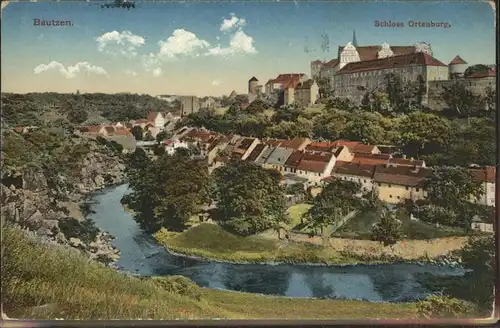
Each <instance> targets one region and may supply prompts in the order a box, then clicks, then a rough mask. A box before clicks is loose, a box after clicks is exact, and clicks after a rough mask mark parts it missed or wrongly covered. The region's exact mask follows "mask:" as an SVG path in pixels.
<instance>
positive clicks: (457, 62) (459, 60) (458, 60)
mask: <svg viewBox="0 0 500 328" xmlns="http://www.w3.org/2000/svg"><path fill="white" fill-rule="evenodd" d="M461 64H467V62H466V61H465V60H463V59H462V58H461V57H460V56H458V55H457V56H455V58H453V59H452V61H451V62H450V63H449V64H448V65H461Z"/></svg>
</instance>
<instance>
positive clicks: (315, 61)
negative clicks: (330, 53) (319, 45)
mask: <svg viewBox="0 0 500 328" xmlns="http://www.w3.org/2000/svg"><path fill="white" fill-rule="evenodd" d="M322 63H323V62H322V61H321V60H319V59H316V60H313V61H312V62H311V64H322Z"/></svg>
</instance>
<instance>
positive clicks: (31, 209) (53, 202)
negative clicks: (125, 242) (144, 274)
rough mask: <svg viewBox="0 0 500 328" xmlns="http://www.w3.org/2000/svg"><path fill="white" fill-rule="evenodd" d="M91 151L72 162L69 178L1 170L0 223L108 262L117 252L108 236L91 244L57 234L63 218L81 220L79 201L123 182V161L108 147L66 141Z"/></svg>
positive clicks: (40, 170)
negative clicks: (82, 145) (29, 231)
mask: <svg viewBox="0 0 500 328" xmlns="http://www.w3.org/2000/svg"><path fill="white" fill-rule="evenodd" d="M68 142H71V143H72V144H76V143H80V144H85V146H86V147H87V148H88V149H89V150H90V151H89V152H88V153H87V154H86V155H85V157H84V158H83V161H79V163H75V168H74V169H73V170H72V174H71V175H67V174H66V175H65V174H61V173H59V172H54V171H55V170H51V168H47V167H44V166H43V165H39V166H36V165H35V166H29V167H24V168H12V167H11V168H9V169H8V170H5V171H4V172H3V176H2V182H1V185H0V188H1V197H0V199H1V204H2V206H1V217H2V224H3V223H5V222H4V221H8V222H9V223H11V224H14V225H17V226H20V227H21V228H24V229H29V230H31V231H33V232H36V234H37V235H39V236H43V237H44V238H45V237H47V238H48V239H50V240H52V241H53V242H54V243H58V244H65V245H69V246H71V247H74V248H77V249H80V250H81V251H83V252H85V253H88V254H89V256H90V257H91V258H92V259H96V260H98V261H100V262H102V263H106V264H109V263H112V262H114V261H116V260H117V258H118V251H117V250H115V249H113V247H112V246H111V237H110V236H109V235H108V234H106V233H104V232H99V233H97V234H96V236H95V240H92V241H86V242H84V241H82V240H80V239H78V238H76V237H68V236H66V235H65V234H64V233H63V232H62V231H61V227H60V225H61V223H62V222H65V221H68V220H76V221H79V222H83V221H85V220H86V219H85V216H84V213H83V212H82V206H81V205H82V203H83V202H85V200H86V199H87V198H88V196H89V195H88V194H89V193H91V192H93V191H96V190H99V189H102V188H105V187H107V186H110V185H115V184H120V183H122V182H123V181H124V169H125V165H124V162H123V157H122V156H121V155H120V154H118V153H117V152H116V151H114V150H113V149H109V147H106V146H105V145H101V144H99V143H98V142H96V141H94V140H89V139H83V138H80V139H68Z"/></svg>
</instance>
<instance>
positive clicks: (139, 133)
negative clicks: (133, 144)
mask: <svg viewBox="0 0 500 328" xmlns="http://www.w3.org/2000/svg"><path fill="white" fill-rule="evenodd" d="M130 132H131V133H132V135H133V136H134V138H135V140H137V141H141V140H142V139H143V137H144V130H143V129H142V127H141V126H140V125H136V126H134V127H133V128H132V129H131V130H130Z"/></svg>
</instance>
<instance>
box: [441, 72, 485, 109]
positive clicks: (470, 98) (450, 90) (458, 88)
mask: <svg viewBox="0 0 500 328" xmlns="http://www.w3.org/2000/svg"><path fill="white" fill-rule="evenodd" d="M441 97H442V98H443V100H444V101H445V102H446V105H447V107H448V108H447V110H448V112H450V113H452V114H454V115H457V116H458V117H470V116H473V115H477V114H478V113H480V112H482V111H484V110H485V108H486V103H485V100H484V99H483V98H482V97H481V96H479V95H476V94H474V93H473V92H472V91H470V90H469V89H468V88H467V87H466V86H465V85H464V84H463V83H461V80H460V81H457V82H454V83H453V84H452V85H450V86H444V91H443V92H442V94H441Z"/></svg>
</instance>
